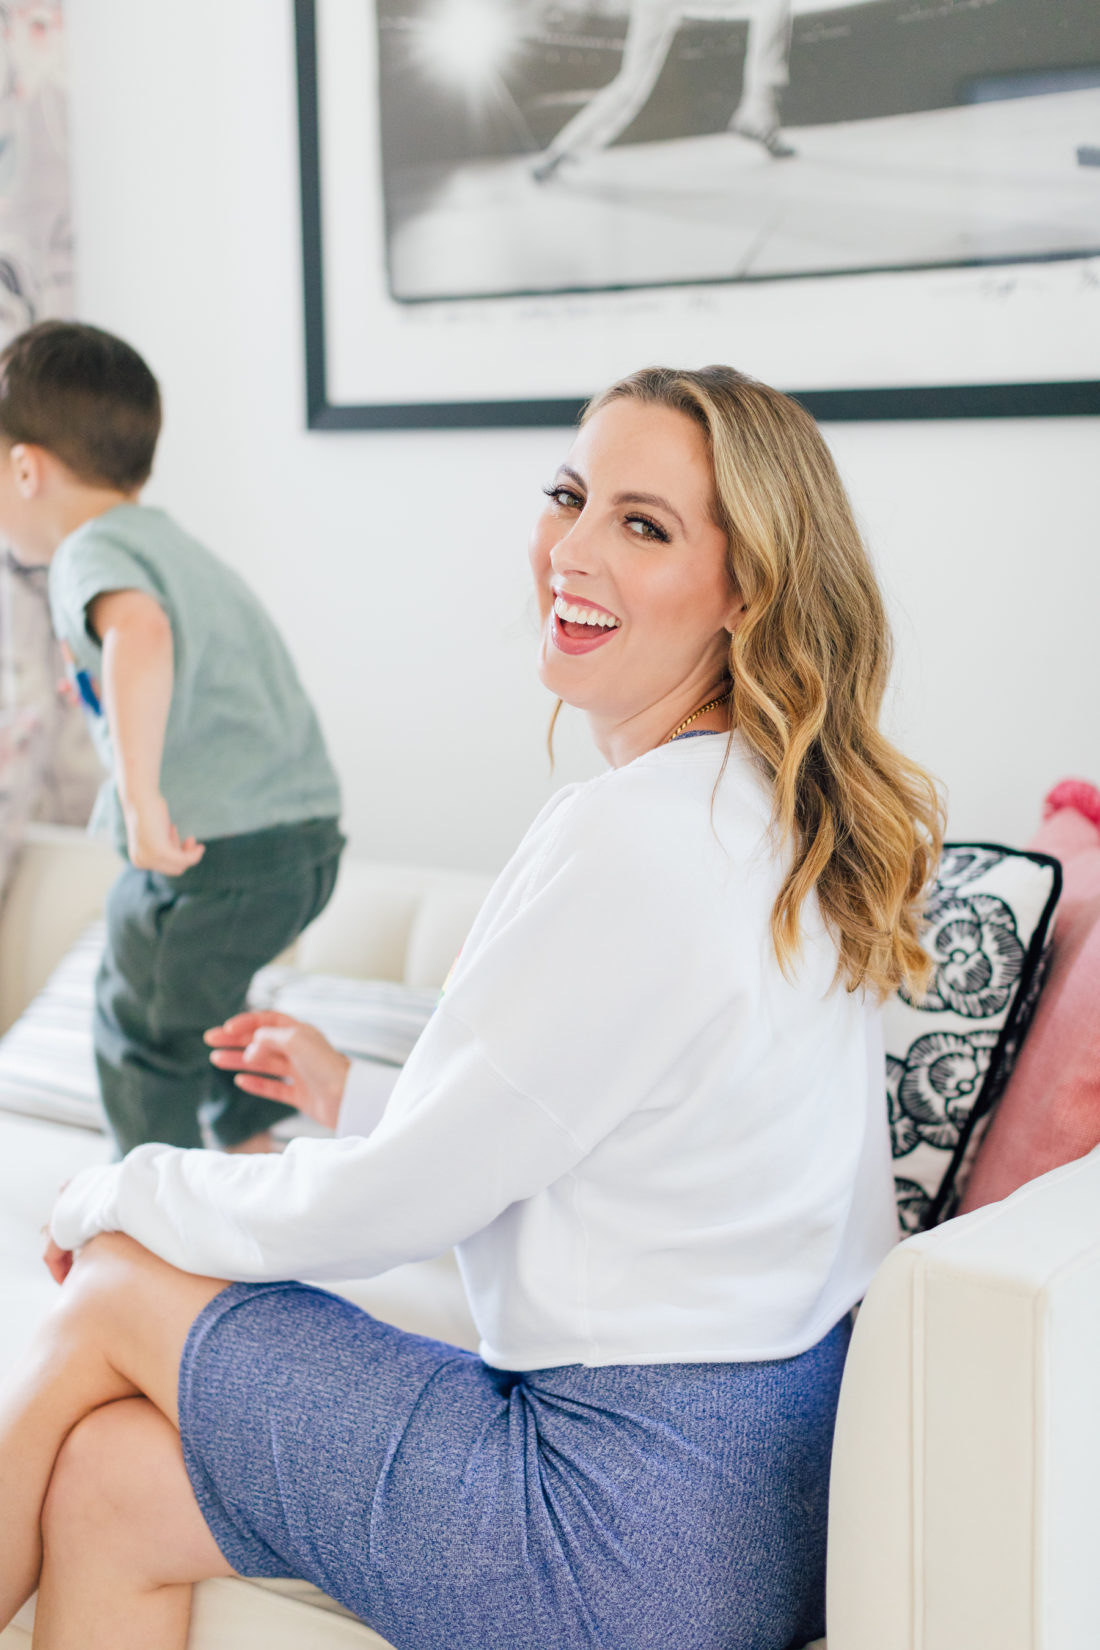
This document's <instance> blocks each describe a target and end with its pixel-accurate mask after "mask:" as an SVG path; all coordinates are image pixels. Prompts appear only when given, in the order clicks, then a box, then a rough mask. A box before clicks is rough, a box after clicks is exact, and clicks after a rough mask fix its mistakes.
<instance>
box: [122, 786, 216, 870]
mask: <svg viewBox="0 0 1100 1650" xmlns="http://www.w3.org/2000/svg"><path fill="white" fill-rule="evenodd" d="M124 814H125V819H126V851H127V853H128V855H129V857H130V864H131V865H135V866H136V867H137V869H138V870H139V871H159V872H160V873H161V874H162V875H163V876H166V877H178V876H182V874H183V872H184V871H189V870H190V869H191V866H192V865H197V864H198V863H199V860H200V859H201V858H202V856H203V854H204V853H205V852H206V849H205V848H204V847H203V845H202V843H201V842H196V841H195V839H194V837H193V836H189V837H188V838H187V841H186V842H181V841H180V834H179V832H178V831H177V830H176V827H175V826H174V825H173V824H172V820H171V817H170V815H169V813H168V804H167V802H165V800H164V798H163V796H154V797H151V798H150V799H149V801H148V802H145V803H142V804H140V805H137V806H130V807H127V808H125V809H124Z"/></svg>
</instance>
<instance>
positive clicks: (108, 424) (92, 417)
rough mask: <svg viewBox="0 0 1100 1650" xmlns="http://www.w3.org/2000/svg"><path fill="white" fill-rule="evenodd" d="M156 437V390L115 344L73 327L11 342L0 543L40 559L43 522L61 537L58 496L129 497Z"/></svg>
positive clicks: (44, 550) (2, 366)
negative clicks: (6, 541)
mask: <svg viewBox="0 0 1100 1650" xmlns="http://www.w3.org/2000/svg"><path fill="white" fill-rule="evenodd" d="M159 434H160V390H159V389H158V387H157V381H156V379H155V378H154V377H153V375H152V373H151V372H150V371H149V368H148V367H147V366H146V365H145V362H144V361H143V360H142V359H141V356H140V355H139V354H138V353H137V351H136V350H134V349H131V348H130V345H129V344H125V343H123V341H122V339H121V338H115V337H113V336H112V335H111V333H109V332H101V331H100V330H99V328H98V327H89V326H84V325H82V324H81V323H79V322H76V321H42V322H40V323H39V325H37V326H33V327H30V328H28V330H27V331H26V332H22V333H20V335H19V337H18V338H15V339H13V340H12V342H11V343H10V344H9V345H8V347H7V349H6V350H4V352H3V354H0V534H3V535H4V536H6V537H8V538H9V539H10V540H11V542H12V544H13V547H14V549H15V550H16V552H17V553H18V554H20V555H23V556H24V558H25V559H27V560H34V561H37V560H40V559H48V556H49V554H50V553H51V552H52V549H53V548H56V544H51V543H50V542H49V541H50V540H51V539H52V538H56V536H57V533H56V529H53V530H51V526H50V525H49V524H48V523H47V521H46V517H47V516H48V517H49V522H50V523H55V522H60V524H61V526H62V528H64V529H65V530H68V524H67V522H66V520H65V515H66V512H65V510H64V508H61V509H60V510H59V509H58V503H59V499H58V495H59V494H64V493H65V492H66V491H68V492H70V493H72V494H73V495H80V496H82V497H86V496H87V495H89V493H93V494H96V493H100V494H103V495H105V496H106V498H107V499H108V500H109V499H110V497H111V495H114V494H120V495H122V496H124V497H131V496H133V495H134V494H136V493H137V492H138V491H139V489H140V488H141V487H142V486H143V485H144V483H145V482H146V481H147V480H148V478H149V472H150V470H151V469H152V467H153V454H154V452H155V451H156V445H157V436H158V435H159ZM62 502H63V501H62ZM105 507H106V505H103V506H101V508H105ZM90 513H94V512H90ZM43 534H44V535H45V536H43ZM61 536H64V532H62V533H61Z"/></svg>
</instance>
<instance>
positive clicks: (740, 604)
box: [723, 590, 748, 636]
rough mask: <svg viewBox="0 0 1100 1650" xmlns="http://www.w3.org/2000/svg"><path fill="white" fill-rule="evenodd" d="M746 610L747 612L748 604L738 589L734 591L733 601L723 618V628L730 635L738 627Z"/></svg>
mask: <svg viewBox="0 0 1100 1650" xmlns="http://www.w3.org/2000/svg"><path fill="white" fill-rule="evenodd" d="M747 612H748V604H747V603H746V601H745V599H744V597H743V596H742V595H741V592H740V591H739V590H738V591H736V592H735V594H734V599H733V603H732V605H731V606H730V607H729V608H728V609H727V611H726V617H725V619H724V620H723V625H724V628H725V629H726V630H728V631H729V633H730V635H731V636H732V635H733V634H734V633H735V631H736V630H737V629H738V626H739V625H740V624H741V623H742V622H743V620H744V617H745V614H746V613H747Z"/></svg>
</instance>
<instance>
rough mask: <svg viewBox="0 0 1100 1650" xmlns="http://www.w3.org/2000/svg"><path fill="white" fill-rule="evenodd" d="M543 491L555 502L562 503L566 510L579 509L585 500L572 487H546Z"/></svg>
mask: <svg viewBox="0 0 1100 1650" xmlns="http://www.w3.org/2000/svg"><path fill="white" fill-rule="evenodd" d="M542 490H543V492H544V493H545V494H546V496H547V498H548V499H549V500H550V501H551V503H553V504H560V505H561V507H562V509H564V510H579V509H580V507H581V505H582V504H583V503H584V500H583V499H582V498H581V496H580V494H579V493H575V492H574V491H573V489H572V487H544V488H543V489H542Z"/></svg>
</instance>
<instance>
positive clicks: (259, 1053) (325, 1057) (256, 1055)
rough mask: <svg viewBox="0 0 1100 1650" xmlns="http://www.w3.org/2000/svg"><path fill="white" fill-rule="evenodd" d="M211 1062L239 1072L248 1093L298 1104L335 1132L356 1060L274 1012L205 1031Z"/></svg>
mask: <svg viewBox="0 0 1100 1650" xmlns="http://www.w3.org/2000/svg"><path fill="white" fill-rule="evenodd" d="M205 1038H206V1041H207V1042H208V1043H209V1044H210V1046H211V1047H212V1048H213V1050H214V1052H213V1054H211V1056H210V1060H211V1063H212V1064H213V1065H215V1066H217V1067H218V1068H219V1070H221V1071H235V1072H236V1073H237V1076H236V1078H235V1079H234V1081H235V1082H236V1084H237V1087H238V1088H241V1089H244V1091H245V1093H246V1094H258V1095H261V1096H262V1097H263V1098H264V1099H265V1100H279V1101H281V1102H282V1104H283V1105H284V1106H296V1107H297V1108H298V1110H299V1111H303V1112H305V1114H306V1116H307V1117H312V1118H314V1119H315V1120H316V1121H317V1122H318V1123H323V1124H324V1125H325V1127H326V1128H329V1129H334V1128H335V1127H336V1119H337V1117H338V1116H339V1113H340V1102H341V1100H342V1099H343V1097H344V1085H345V1084H346V1082H347V1077H348V1068H349V1067H350V1065H351V1061H350V1060H349V1059H348V1058H347V1056H346V1055H344V1054H340V1053H339V1052H338V1051H337V1050H336V1049H334V1048H333V1046H332V1044H331V1043H330V1042H329V1041H328V1040H327V1038H325V1037H323V1036H322V1035H321V1033H320V1032H319V1031H318V1030H317V1028H316V1027H315V1026H307V1025H305V1024H304V1023H303V1022H302V1021H301V1020H294V1019H292V1018H291V1017H290V1015H289V1014H276V1013H275V1012H274V1011H273V1010H270V1009H268V1010H263V1011H260V1012H256V1013H245V1014H235V1015H234V1016H233V1018H232V1019H231V1020H227V1021H226V1022H225V1024H224V1025H223V1026H215V1027H214V1028H213V1029H212V1030H210V1031H208V1032H206V1033H205Z"/></svg>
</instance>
